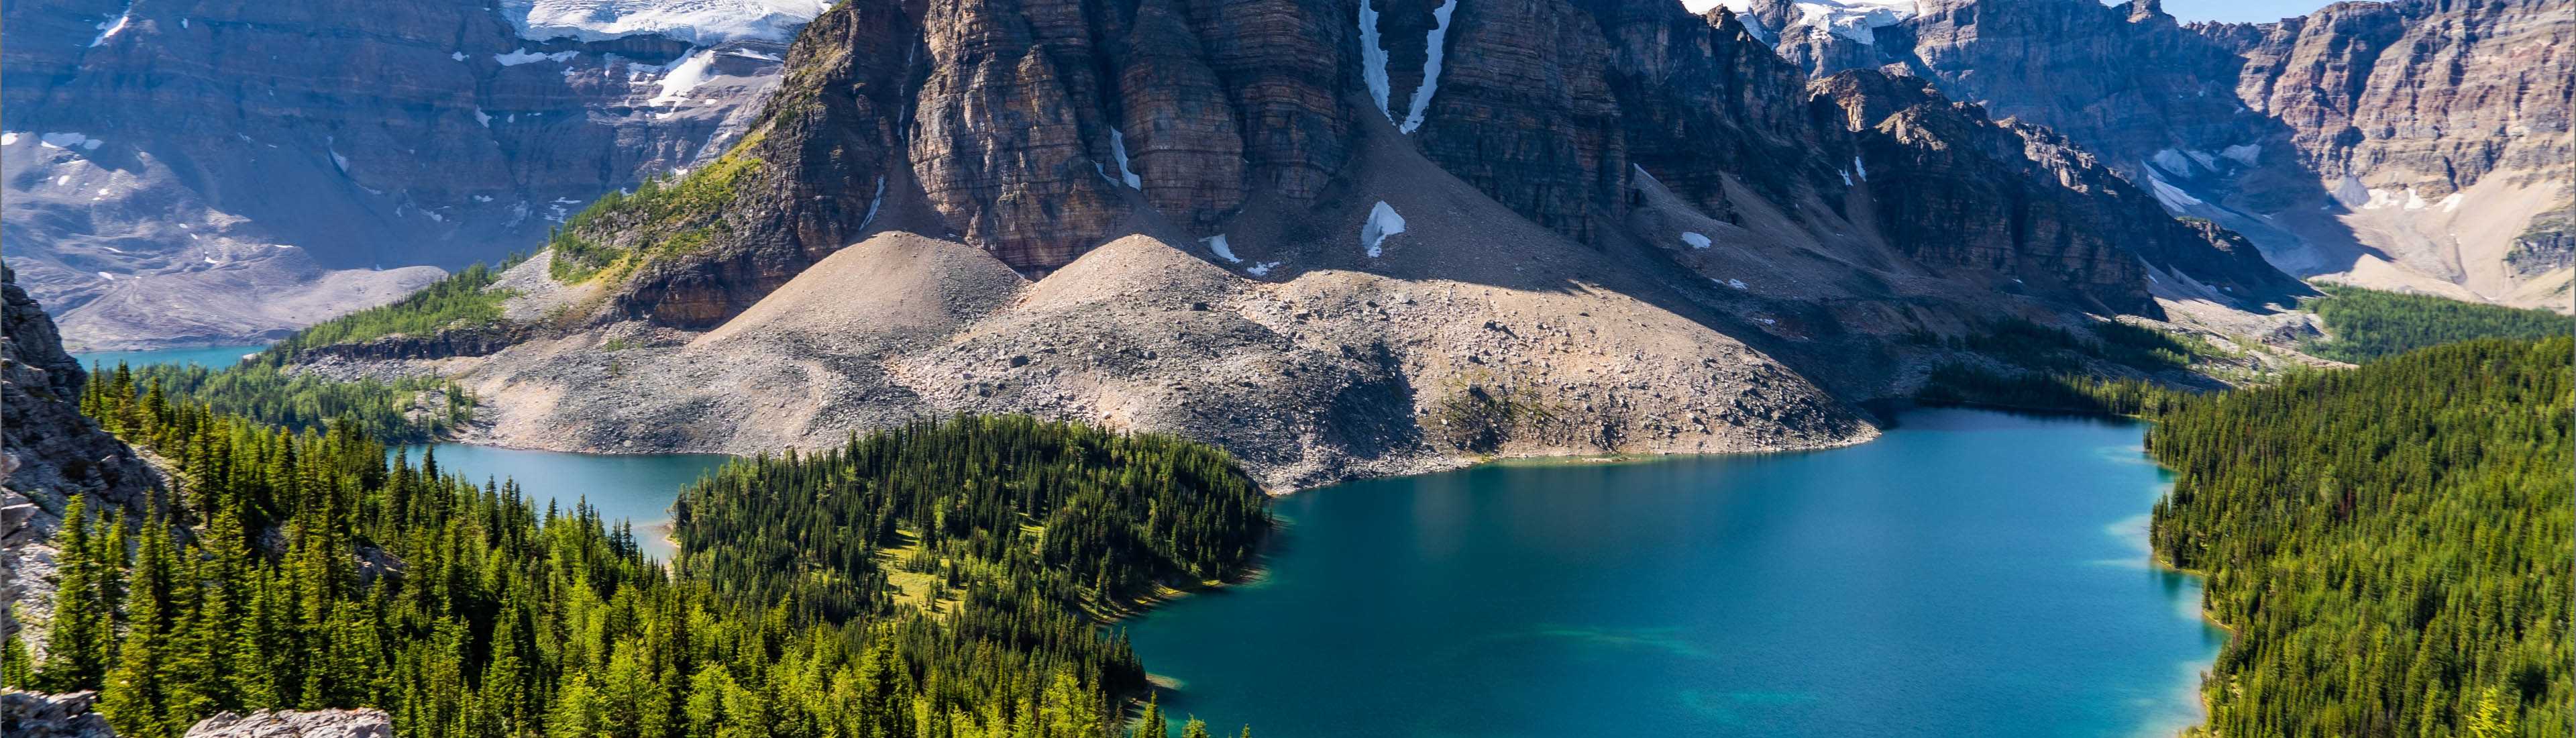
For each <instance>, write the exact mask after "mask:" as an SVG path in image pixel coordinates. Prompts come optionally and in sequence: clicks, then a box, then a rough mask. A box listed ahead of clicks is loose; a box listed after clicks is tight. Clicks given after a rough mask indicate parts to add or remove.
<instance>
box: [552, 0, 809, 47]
mask: <svg viewBox="0 0 2576 738" xmlns="http://www.w3.org/2000/svg"><path fill="white" fill-rule="evenodd" d="M831 5H832V2H831V0H501V12H502V14H503V15H505V16H507V17H509V19H510V22H511V23H512V24H514V25H517V26H518V27H519V36H520V37H521V38H526V39H530V40H536V41H543V40H546V39H553V38H566V37H570V38H577V39H581V40H584V41H597V40H601V39H611V38H617V37H620V36H632V35H635V34H641V33H654V34H660V35H664V36H669V37H671V38H674V39H678V40H681V41H686V42H689V43H691V44H696V45H700V46H704V45H709V44H716V43H721V42H724V41H731V40H735V39H746V38H755V39H768V40H773V41H788V40H791V39H794V38H795V37H796V29H798V28H802V27H804V25H805V23H806V21H811V20H813V19H814V16H817V15H821V14H822V12H823V11H824V10H825V9H827V8H830V7H831Z"/></svg>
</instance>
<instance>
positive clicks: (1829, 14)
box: [1685, 0, 1922, 44]
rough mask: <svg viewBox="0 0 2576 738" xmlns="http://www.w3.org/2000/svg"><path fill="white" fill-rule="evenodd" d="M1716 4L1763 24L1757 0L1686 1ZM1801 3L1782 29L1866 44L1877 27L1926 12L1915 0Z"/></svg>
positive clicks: (1750, 23) (1874, 38)
mask: <svg viewBox="0 0 2576 738" xmlns="http://www.w3.org/2000/svg"><path fill="white" fill-rule="evenodd" d="M1713 5H1724V6H1726V9H1727V10H1730V11H1734V12H1735V16H1736V18H1737V19H1738V20H1739V21H1743V22H1745V23H1747V26H1746V29H1747V30H1752V29H1753V27H1754V26H1755V25H1758V24H1759V23H1760V21H1757V20H1755V19H1754V18H1753V14H1752V13H1753V0H1719V1H1718V2H1714V3H1700V2H1692V3H1686V4H1685V6H1686V7H1690V8H1692V11H1691V12H1695V13H1696V12H1701V11H1705V10H1707V8H1708V6H1713ZM1797 6H1798V17H1796V18H1794V19H1791V20H1790V21H1789V25H1788V27H1787V28H1782V29H1780V32H1783V33H1786V32H1789V31H1794V30H1797V29H1800V28H1807V29H1812V30H1810V31H1809V32H1810V33H1831V34H1834V35H1837V36H1841V37H1843V38H1847V39H1851V40H1852V41H1853V42H1854V43H1862V44H1875V43H1878V34H1877V33H1876V31H1877V29H1879V28H1881V27H1884V26H1892V25H1896V24H1898V23H1902V22H1905V19H1907V18H1912V17H1914V16H1915V15H1917V14H1919V13H1921V12H1922V11H1921V9H1920V7H1919V6H1918V4H1917V3H1916V2H1915V0H1801V1H1800V2H1799V3H1798V4H1797ZM1765 35H1769V31H1768V29H1764V30H1762V31H1757V32H1755V34H1754V37H1755V38H1761V37H1763V36H1765Z"/></svg>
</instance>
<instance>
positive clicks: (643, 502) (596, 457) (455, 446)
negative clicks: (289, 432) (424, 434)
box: [400, 443, 733, 561]
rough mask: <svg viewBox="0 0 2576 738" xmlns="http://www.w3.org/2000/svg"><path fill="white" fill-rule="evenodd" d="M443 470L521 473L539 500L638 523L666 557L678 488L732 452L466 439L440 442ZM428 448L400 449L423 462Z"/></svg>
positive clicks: (473, 475)
mask: <svg viewBox="0 0 2576 738" xmlns="http://www.w3.org/2000/svg"><path fill="white" fill-rule="evenodd" d="M431 448H435V449H437V453H438V468H440V469H442V470H445V471H446V472H448V473H450V474H460V475H463V476H464V477H465V478H467V479H471V480H474V481H475V482H476V483H478V484H479V483H482V482H483V481H485V480H492V479H515V480H518V482H519V488H520V490H521V491H523V492H525V493H527V495H528V496H530V497H532V498H535V499H536V500H537V501H538V502H537V504H539V505H544V504H545V502H546V501H548V500H551V501H553V502H554V503H555V504H556V505H557V506H558V508H559V509H563V510H570V509H572V507H573V504H574V503H576V502H579V501H582V500H588V501H589V502H590V505H591V506H592V507H596V508H599V514H600V517H604V518H607V519H609V520H610V521H616V520H620V519H623V520H626V521H629V522H632V523H634V524H635V540H636V542H637V543H639V544H641V546H642V548H643V549H644V553H645V554H646V555H649V556H653V557H655V558H659V559H662V560H664V561H668V560H670V558H671V554H672V552H673V551H672V548H671V542H670V539H669V538H667V537H665V535H666V531H665V530H664V526H667V525H669V524H670V522H671V501H672V500H674V499H678V498H679V495H680V488H681V487H684V486H687V485H688V484H689V483H690V482H694V481H697V479H698V477H699V476H700V475H703V474H705V473H707V472H709V471H713V470H714V469H715V468H716V467H718V466H723V465H724V463H725V461H726V460H728V459H731V458H733V457H730V456H725V455H722V454H572V453H562V452H556V451H522V450H519V449H512V448H495V447H492V446H472V445H467V444H462V443H441V444H436V445H435V446H432V447H431ZM421 452H422V447H420V446H410V447H405V448H403V449H401V451H400V453H401V454H402V455H403V458H406V459H409V460H411V461H412V462H414V463H418V462H419V461H420V459H421Z"/></svg>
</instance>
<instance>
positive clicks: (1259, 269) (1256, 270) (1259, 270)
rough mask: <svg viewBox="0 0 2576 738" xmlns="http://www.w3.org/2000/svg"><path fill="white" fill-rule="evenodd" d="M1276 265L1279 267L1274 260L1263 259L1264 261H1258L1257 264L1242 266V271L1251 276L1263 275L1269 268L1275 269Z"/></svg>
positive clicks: (1268, 271)
mask: <svg viewBox="0 0 2576 738" xmlns="http://www.w3.org/2000/svg"><path fill="white" fill-rule="evenodd" d="M1278 267H1279V262H1275V261H1265V262H1261V263H1259V264H1254V265H1252V266H1248V267H1244V268H1243V271H1244V273H1246V274H1250V275H1252V276H1255V277H1258V276H1261V275H1264V274H1269V273H1270V270H1272V269H1276V268H1278Z"/></svg>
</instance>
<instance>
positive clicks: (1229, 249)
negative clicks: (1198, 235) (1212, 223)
mask: <svg viewBox="0 0 2576 738" xmlns="http://www.w3.org/2000/svg"><path fill="white" fill-rule="evenodd" d="M1199 243H1203V244H1207V247H1208V253H1212V254H1216V258H1219V259H1224V260H1226V261H1227V262H1228V263H1233V264H1241V263H1243V259H1242V258H1241V257H1238V256H1235V255H1234V247H1233V246H1232V245H1230V244H1227V243H1226V242H1225V234H1223V233H1219V234H1216V235H1213V236H1209V237H1207V238H1202V239H1199Z"/></svg>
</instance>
